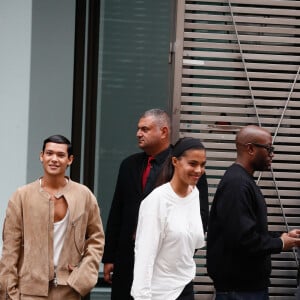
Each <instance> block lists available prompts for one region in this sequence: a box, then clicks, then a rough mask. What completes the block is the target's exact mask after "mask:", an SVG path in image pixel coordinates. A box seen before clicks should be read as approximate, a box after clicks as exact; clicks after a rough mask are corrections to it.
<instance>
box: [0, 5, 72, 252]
mask: <svg viewBox="0 0 300 300" xmlns="http://www.w3.org/2000/svg"><path fill="white" fill-rule="evenodd" d="M74 35H75V0H64V1H61V0H46V1H45V0H44V1H41V0H9V1H8V0H7V1H5V0H0V37H1V40H0V43H1V46H0V139H1V142H0V145H1V146H0V158H1V173H0V187H1V197H2V198H1V200H0V233H2V225H3V220H4V215H5V210H6V206H7V202H8V199H9V197H10V195H11V194H12V193H13V192H14V191H15V190H16V188H17V187H18V186H21V185H24V184H26V183H28V182H30V181H32V180H34V179H36V178H37V177H38V176H40V175H42V169H41V164H40V161H39V152H40V150H41V147H42V141H43V140H44V138H46V137H48V136H49V135H51V134H56V133H60V134H63V135H66V136H67V137H68V138H70V137H71V136H70V135H71V125H72V102H73V101H72V99H73V65H74ZM0 237H1V234H0ZM1 249H2V239H1V238H0V255H1Z"/></svg>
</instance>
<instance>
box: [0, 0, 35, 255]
mask: <svg viewBox="0 0 300 300" xmlns="http://www.w3.org/2000/svg"><path fill="white" fill-rule="evenodd" d="M31 7H32V1H31V0H22V1H20V0H9V1H0V37H1V46H0V66H1V67H0V139H1V142H0V145H1V146H0V157H1V172H0V187H1V200H0V230H1V232H2V223H3V219H4V214H5V209H6V206H7V202H8V198H9V197H10V195H11V194H12V193H13V191H14V190H15V189H16V188H17V187H18V186H20V185H23V184H25V183H26V166H27V138H28V112H29V84H30V55H31V54H30V53H31ZM0 246H1V248H0V253H1V249H2V244H1V241H0Z"/></svg>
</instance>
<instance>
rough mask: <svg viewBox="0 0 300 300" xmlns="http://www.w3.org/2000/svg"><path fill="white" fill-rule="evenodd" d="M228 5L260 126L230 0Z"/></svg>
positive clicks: (258, 120)
mask: <svg viewBox="0 0 300 300" xmlns="http://www.w3.org/2000/svg"><path fill="white" fill-rule="evenodd" d="M228 6H229V10H230V15H231V19H232V23H233V27H234V32H235V36H236V39H237V42H238V46H239V51H240V55H241V59H242V63H243V67H244V71H245V75H246V78H247V82H248V86H249V91H250V95H251V99H252V102H253V106H254V109H255V114H256V118H257V122H258V124H259V126H261V123H260V119H259V115H258V111H257V107H256V103H255V99H254V95H253V90H252V86H251V82H250V78H249V74H248V69H247V66H246V62H245V58H244V53H243V50H242V46H241V42H240V38H239V33H238V30H237V26H236V23H235V20H234V16H233V11H232V7H231V2H230V0H228Z"/></svg>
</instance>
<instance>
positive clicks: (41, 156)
mask: <svg viewBox="0 0 300 300" xmlns="http://www.w3.org/2000/svg"><path fill="white" fill-rule="evenodd" d="M43 154H44V152H43V151H41V152H40V162H41V163H42V162H43Z"/></svg>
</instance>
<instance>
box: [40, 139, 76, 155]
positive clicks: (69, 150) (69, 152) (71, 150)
mask: <svg viewBox="0 0 300 300" xmlns="http://www.w3.org/2000/svg"><path fill="white" fill-rule="evenodd" d="M47 143H55V144H65V145H67V146H68V156H69V157H70V156H71V155H73V146H72V144H71V142H70V141H69V140H68V139H67V138H66V137H64V136H63V135H60V134H54V135H51V136H49V137H48V138H46V139H45V140H44V142H43V152H44V151H45V148H46V144H47Z"/></svg>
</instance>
